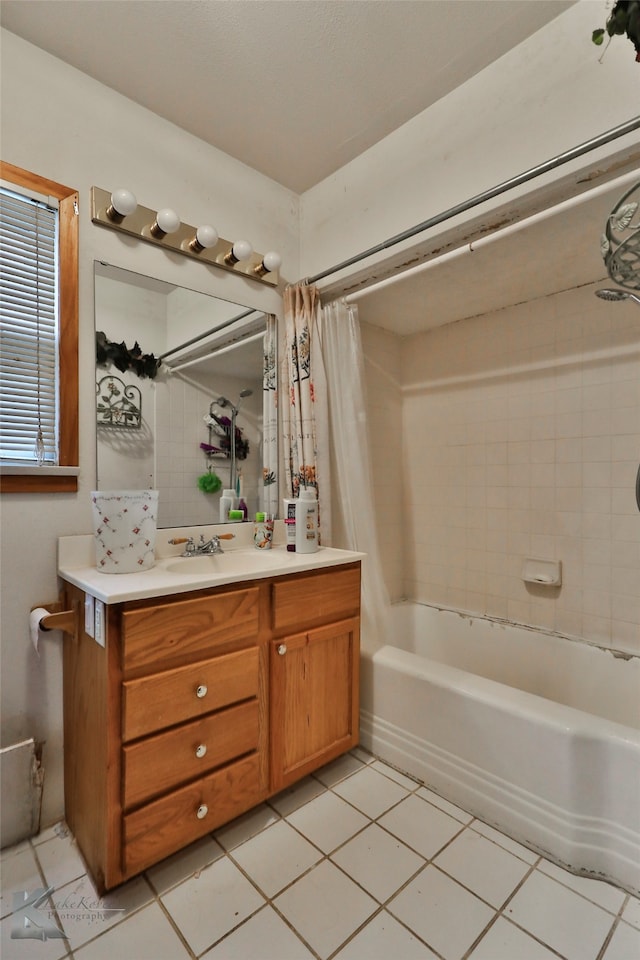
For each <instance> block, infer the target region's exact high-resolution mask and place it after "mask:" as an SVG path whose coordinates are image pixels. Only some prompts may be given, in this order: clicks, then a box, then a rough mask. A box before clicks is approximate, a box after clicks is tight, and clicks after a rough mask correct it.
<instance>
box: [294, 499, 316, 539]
mask: <svg viewBox="0 0 640 960" xmlns="http://www.w3.org/2000/svg"><path fill="white" fill-rule="evenodd" d="M295 530H296V553H315V552H316V550H317V549H318V501H317V499H316V491H315V490H314V489H313V487H305V488H304V489H303V490H301V491H300V494H299V497H298V502H297V504H296V527H295Z"/></svg>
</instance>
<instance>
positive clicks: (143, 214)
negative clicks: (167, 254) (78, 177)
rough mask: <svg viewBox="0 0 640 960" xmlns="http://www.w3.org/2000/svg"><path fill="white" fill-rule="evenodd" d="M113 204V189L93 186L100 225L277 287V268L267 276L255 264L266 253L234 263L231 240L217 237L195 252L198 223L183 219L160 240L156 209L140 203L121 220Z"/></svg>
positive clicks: (93, 211)
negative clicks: (112, 212)
mask: <svg viewBox="0 0 640 960" xmlns="http://www.w3.org/2000/svg"><path fill="white" fill-rule="evenodd" d="M110 204H111V191H108V190H102V189H101V188H100V187H92V188H91V220H92V222H93V223H97V224H98V225H99V226H102V227H108V228H109V229H110V230H116V231H117V232H118V233H126V234H127V235H128V236H130V237H136V238H137V239H138V240H145V241H146V242H147V243H152V244H154V246H156V247H162V248H163V249H164V250H172V251H173V252H174V253H181V254H182V256H183V257H190V258H191V259H192V260H200V262H201V263H206V264H208V265H209V266H210V267H219V268H220V269H221V270H227V271H229V272H230V273H241V274H243V276H245V277H248V278H249V279H250V280H255V281H256V282H257V283H266V284H268V285H269V286H271V287H276V286H277V285H278V283H279V280H280V274H279V271H278V270H272V271H271V273H266V274H265V275H264V276H262V277H261V276H259V275H258V274H257V273H255V272H254V271H255V268H256V267H258V266H259V265H260V264H261V263H262V257H263V256H264V254H261V253H256V252H255V251H254V252H253V253H252V255H251V257H250V259H249V260H241V261H239V262H238V263H235V264H233V265H232V264H228V263H225V260H224V257H225V254H227V253H228V252H229V250H230V249H231V247H232V246H233V242H232V241H231V240H224V239H223V238H222V237H220V238H219V239H218V242H217V244H216V245H215V247H208V248H206V249H204V250H202V251H201V252H200V253H195V252H194V251H193V250H192V249H191V248H190V247H189V242H190V241H191V240H192V239H193V238H194V236H195V234H196V229H197V228H196V227H192V226H191V225H190V224H188V223H181V224H180V227H179V228H178V230H176V232H175V233H168V234H166V235H165V237H164V238H163V239H161V240H157V239H156V238H155V237H154V236H153V235H152V234H151V230H150V227H151V224H152V223H153V222H154V220H155V218H156V212H157V211H155V210H151V209H150V208H149V207H142V206H140V204H138V206H137V208H136V210H135V211H134V212H133V213H132V214H130V215H129V216H128V217H125V218H124V219H123V221H122V223H114V221H113V220H110V219H109V218H108V217H107V213H106V211H107V208H108V207H109V206H110Z"/></svg>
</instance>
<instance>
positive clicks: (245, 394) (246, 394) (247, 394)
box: [240, 387, 253, 399]
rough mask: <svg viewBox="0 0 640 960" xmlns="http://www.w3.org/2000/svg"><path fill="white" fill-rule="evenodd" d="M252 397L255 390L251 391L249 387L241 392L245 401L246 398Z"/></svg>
mask: <svg viewBox="0 0 640 960" xmlns="http://www.w3.org/2000/svg"><path fill="white" fill-rule="evenodd" d="M251 396H253V390H250V389H249V387H247V388H246V389H245V390H241V391H240V398H241V399H244V398H245V397H251Z"/></svg>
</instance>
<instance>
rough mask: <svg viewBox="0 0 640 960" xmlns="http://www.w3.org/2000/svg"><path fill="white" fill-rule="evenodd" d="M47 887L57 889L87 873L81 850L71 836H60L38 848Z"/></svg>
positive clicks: (37, 851)
mask: <svg viewBox="0 0 640 960" xmlns="http://www.w3.org/2000/svg"><path fill="white" fill-rule="evenodd" d="M36 853H37V857H38V860H39V861H40V867H41V869H42V872H43V874H44V877H45V880H46V882H47V885H48V886H50V887H53V888H54V889H57V888H58V887H62V886H64V885H65V884H66V883H69V882H70V881H71V880H77V879H78V877H81V876H82V875H83V874H85V873H86V872H87V868H86V866H85V863H84V860H83V859H82V856H81V855H80V850H79V849H78V846H77V844H76V842H75V840H74V838H73V837H72V836H71V834H68V835H67V836H58V837H54V838H53V839H51V840H47V841H46V843H41V844H39V846H38V847H37V848H36Z"/></svg>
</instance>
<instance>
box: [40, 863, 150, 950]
mask: <svg viewBox="0 0 640 960" xmlns="http://www.w3.org/2000/svg"><path fill="white" fill-rule="evenodd" d="M152 896H153V893H152V891H151V888H150V887H149V884H148V883H147V881H146V880H145V879H144V877H136V878H135V879H133V880H129V882H128V883H125V884H123V885H122V886H120V887H116V889H115V890H112V891H110V892H109V893H106V894H105V895H104V896H103V897H99V896H98V894H97V893H96V891H95V887H94V886H93V884H92V882H91V880H90V879H89V877H88V876H87V875H86V874H85V875H84V876H83V877H80V878H79V879H78V880H72V881H71V883H68V884H66V885H65V886H64V887H59V888H58V889H57V890H55V891H54V893H53V894H52V897H51V899H52V900H53V903H54V904H55V907H56V911H57V914H58V917H59V919H60V923H61V924H62V928H63V930H64V932H65V933H66V935H67V937H68V938H69V943H70V945H71V947H72V948H73V950H76V949H77V948H78V947H80V946H82V944H83V943H87V942H88V941H89V940H93V939H94V937H98V936H100V935H101V934H102V933H104V932H105V930H107V929H108V928H109V927H112V926H114V925H115V924H116V923H120V922H121V921H122V920H124V919H125V917H126V916H127V915H128V914H130V913H133V912H135V911H136V910H139V909H140V907H142V906H144V905H145V904H147V903H149V901H150V900H151V899H152Z"/></svg>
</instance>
